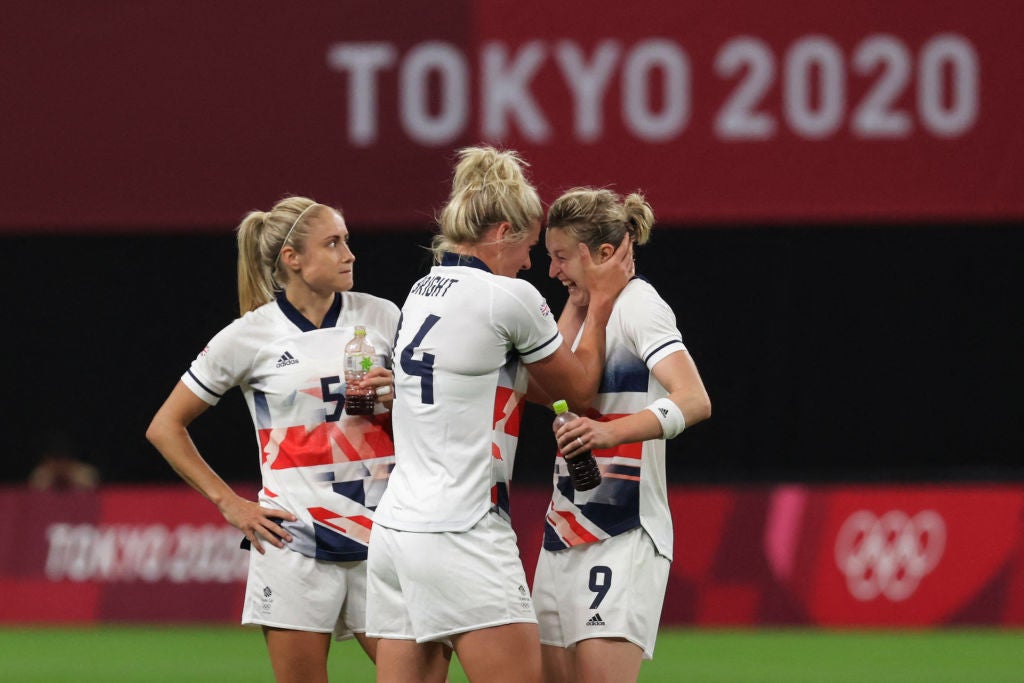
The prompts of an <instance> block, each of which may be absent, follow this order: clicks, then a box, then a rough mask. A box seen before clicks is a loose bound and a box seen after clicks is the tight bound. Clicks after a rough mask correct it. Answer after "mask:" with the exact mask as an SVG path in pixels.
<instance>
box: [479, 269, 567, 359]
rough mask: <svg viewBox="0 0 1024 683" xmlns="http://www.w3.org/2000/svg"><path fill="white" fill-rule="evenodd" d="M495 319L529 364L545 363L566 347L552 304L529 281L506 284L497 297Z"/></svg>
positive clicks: (510, 280)
mask: <svg viewBox="0 0 1024 683" xmlns="http://www.w3.org/2000/svg"><path fill="white" fill-rule="evenodd" d="M494 318H495V324H496V326H498V327H500V328H501V329H503V330H504V331H505V333H506V334H507V335H508V338H509V341H510V342H511V343H512V345H513V347H514V348H515V350H516V351H517V352H518V353H519V356H520V358H522V360H523V362H525V363H535V362H536V361H539V360H543V359H545V358H547V357H548V356H550V355H551V354H553V353H554V352H555V351H557V350H558V347H560V346H561V345H562V335H561V333H560V332H559V331H558V323H557V322H556V321H555V316H554V315H553V314H552V313H551V308H550V307H549V306H548V302H547V301H546V300H545V299H544V297H543V296H542V295H541V293H540V292H538V291H537V288H536V287H534V286H533V285H531V284H530V283H529V282H527V281H525V280H514V279H509V280H508V281H507V282H504V283H502V286H501V287H500V288H499V290H498V296H496V297H495V311H494Z"/></svg>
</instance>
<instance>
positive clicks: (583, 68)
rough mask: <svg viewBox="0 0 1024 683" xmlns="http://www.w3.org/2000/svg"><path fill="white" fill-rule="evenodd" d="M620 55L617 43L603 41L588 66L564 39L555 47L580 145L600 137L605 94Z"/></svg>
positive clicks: (575, 49)
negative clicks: (570, 94)
mask: <svg viewBox="0 0 1024 683" xmlns="http://www.w3.org/2000/svg"><path fill="white" fill-rule="evenodd" d="M620 52H621V48H620V47H619V44H618V42H616V41H614V40H605V41H602V42H601V43H600V44H599V45H598V46H597V49H596V50H595V51H594V57H593V58H592V59H591V60H590V63H589V64H588V63H587V62H586V61H585V57H584V55H583V50H581V49H580V47H579V46H578V45H576V43H573V42H571V41H568V40H563V41H560V42H559V43H558V45H557V47H556V48H555V59H556V61H557V62H558V65H559V66H560V67H561V68H562V75H563V76H565V82H566V84H567V85H568V86H569V89H570V90H572V94H573V120H574V122H575V123H574V129H575V132H576V138H577V139H579V140H581V141H583V142H593V141H595V140H597V139H598V138H600V137H601V133H602V132H603V130H602V128H603V123H604V117H603V112H604V95H605V92H606V91H607V90H608V84H609V81H610V79H611V76H612V71H613V70H614V68H615V63H616V62H617V61H618V59H619V53H620Z"/></svg>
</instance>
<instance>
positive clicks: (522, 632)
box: [452, 623, 541, 683]
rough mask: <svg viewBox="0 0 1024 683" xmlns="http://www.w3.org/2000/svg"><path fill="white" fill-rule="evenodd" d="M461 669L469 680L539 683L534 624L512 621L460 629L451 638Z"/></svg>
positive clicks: (538, 652) (538, 658)
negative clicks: (460, 631) (464, 629)
mask: <svg viewBox="0 0 1024 683" xmlns="http://www.w3.org/2000/svg"><path fill="white" fill-rule="evenodd" d="M452 644H453V645H454V646H455V653H456V654H457V655H458V656H459V663H460V664H461V665H462V670H463V671H465V673H466V676H467V677H468V678H469V680H471V681H487V682H488V683H532V682H535V683H540V681H541V656H540V640H539V638H538V636H537V624H535V623H515V624H505V625H503V626H494V627H491V628H484V629H478V630H474V631H469V632H466V633H461V634H459V635H457V636H455V637H453V638H452Z"/></svg>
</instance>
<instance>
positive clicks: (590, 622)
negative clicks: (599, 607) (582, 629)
mask: <svg viewBox="0 0 1024 683" xmlns="http://www.w3.org/2000/svg"><path fill="white" fill-rule="evenodd" d="M584 625H585V626H604V619H602V618H601V614H600V613H599V612H596V613H594V616H592V617H590V618H589V619H587V623H586V624H584Z"/></svg>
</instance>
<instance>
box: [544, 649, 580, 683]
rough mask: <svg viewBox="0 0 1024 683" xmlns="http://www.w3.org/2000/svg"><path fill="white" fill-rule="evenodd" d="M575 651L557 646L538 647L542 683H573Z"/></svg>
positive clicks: (574, 677) (574, 676)
mask: <svg viewBox="0 0 1024 683" xmlns="http://www.w3.org/2000/svg"><path fill="white" fill-rule="evenodd" d="M575 654H576V650H575V649H574V648H566V647H562V646H558V645H544V644H542V645H541V646H540V658H541V665H542V667H543V671H544V683H574V682H575V680H576V662H575Z"/></svg>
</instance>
